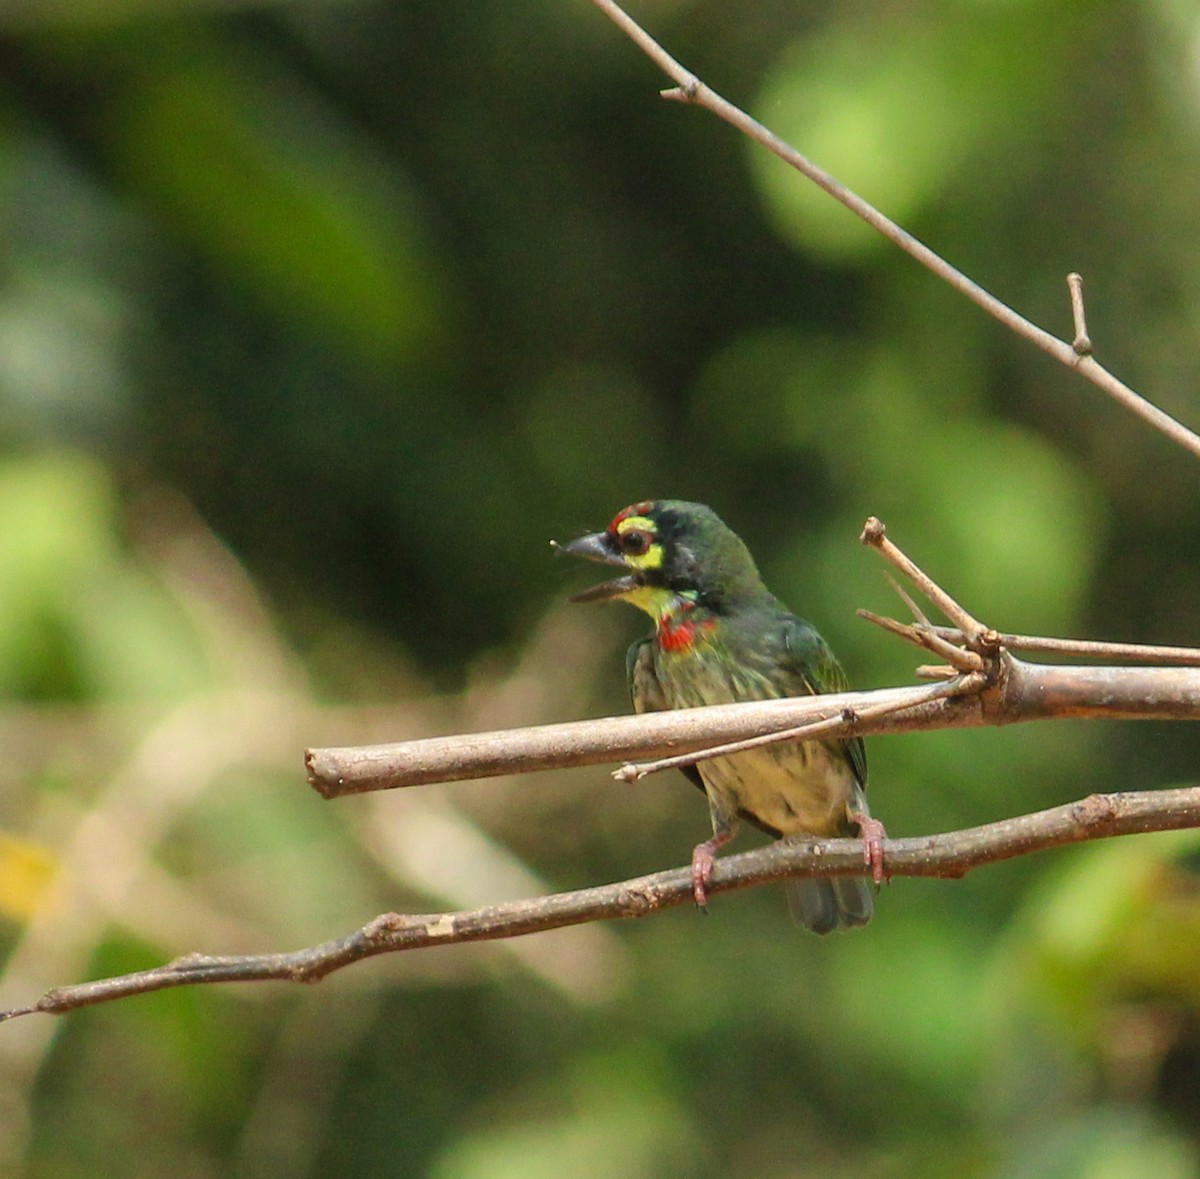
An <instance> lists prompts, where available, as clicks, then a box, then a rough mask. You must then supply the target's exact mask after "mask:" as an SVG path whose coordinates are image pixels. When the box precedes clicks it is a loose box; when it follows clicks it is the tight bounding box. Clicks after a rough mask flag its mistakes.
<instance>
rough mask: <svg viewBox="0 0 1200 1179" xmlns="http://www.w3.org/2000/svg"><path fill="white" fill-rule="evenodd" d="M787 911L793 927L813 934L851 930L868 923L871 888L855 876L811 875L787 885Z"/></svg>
mask: <svg viewBox="0 0 1200 1179" xmlns="http://www.w3.org/2000/svg"><path fill="white" fill-rule="evenodd" d="M787 898H788V908H789V909H791V911H792V917H793V918H794V919H795V921H796V924H797V925H803V926H804V928H805V929H811V930H812V931H813V933H832V932H833V931H834V930H835V929H851V928H853V927H854V926H856V925H866V923H867V922H868V921H870V920H871V914H872V913H873V912H874V910H875V903H874V901H873V900H872V897H871V885H870V883H869V882H868V881H866V880H864V879H862V878H861V877H858V876H828V877H827V876H814V877H811V878H809V879H806V880H789V881H788V883H787Z"/></svg>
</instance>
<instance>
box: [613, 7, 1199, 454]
mask: <svg viewBox="0 0 1200 1179" xmlns="http://www.w3.org/2000/svg"><path fill="white" fill-rule="evenodd" d="M592 3H593V4H595V5H596V7H597V8H599V9H600V11H601V12H603V13H604V14H605V15H606V16H607V17H608V18H609V19H610V20H611V21H613V23H614V24H616V25H617V26H618V27H619V28H620V29H621V30H622V31H623V32H624V33H625V34H626V35H627V36H628V37H630V39H631V40H633V42H634V43H635V44H636V45H637V46H638V48H640V49H641V50H642V52H643V53H645V54H646V55H647V56H648V57H649V58H650V59H651V60H652V61H653V62H655V63H656V64H657V65H658V66H659V68H660V69H661V70H662V71H663V73H665V74H666V75H667V76H668V77H670V78H671V79H672V80H673V81H675V82H676V83H677V87H676V88H673V89H670V90H665V91H663V92H662V94H663V97H664V98H668V99H671V100H673V101H677V102H685V103H691V104H693V105H695V106H700V107H703V108H704V109H705V110H708V111H710V112H711V113H713V114H714V115H716V116H717V118H719V119H722V120H724V121H725V122H726V123H729V124H730V126H732V127H736V128H737V129H738V130H739V131H741V132H742V134H743V135H746V136H747V137H749V138H750V139H753V140H754V141H755V142H756V143H760V144H762V146H763V147H765V148H767V150H768V151H771V152H774V154H775V155H777V156H778V157H779V158H780V159H781V160H783V161H784V162H785V163H787V164H790V165H791V166H792V167H793V168H795V169H796V171H798V172H800V173H801V174H802V175H804V176H806V177H807V178H808V179H809V180H811V181H812V182H813V183H814V184H816V185H817V186H818V187H819V188H822V189H824V190H825V191H826V192H827V193H829V195H830V196H831V197H833V199H834V200H836V201H838V202H839V203H841V204H843V205H845V206H846V208H847V209H849V210H850V211H851V212H852V213H854V214H855V215H856V216H857V217H859V218H861V219H862V220H863V221H865V222H866V223H867V224H868V225H869V226H871V228H872V229H874V230H875V231H876V232H878V233H880V234H882V235H883V236H884V237H886V238H887V239H888V240H889V241H890V242H892V243H893V244H894V245H896V246H898V247H899V248H900V249H902V250H903V251H904V252H905V253H906V254H908V255H909V256H910V257H912V258H915V259H916V260H917V261H918V262H919V263H920V264H921V265H922V266H924V267H925V268H926V269H927V270H930V271H932V272H933V273H934V274H936V275H937V276H938V278H940V279H942V280H943V281H944V282H946V283H949V284H950V286H952V287H953V288H954V289H955V290H956V291H958V292H960V293H961V294H963V295H965V296H966V297H967V298H968V299H970V300H971V302H973V303H975V304H976V305H977V306H978V307H981V308H982V309H983V310H984V311H986V312H987V313H988V314H989V315H990V316H992V317H993V318H994V319H997V320H999V322H1000V323H1002V324H1004V326H1005V327H1007V328H1009V329H1010V330H1011V331H1014V332H1016V334H1017V335H1018V336H1021V337H1022V338H1023V339H1025V340H1028V341H1029V342H1030V343H1031V344H1033V345H1035V346H1036V347H1038V348H1040V349H1041V350H1042V351H1043V352H1045V353H1047V354H1048V355H1050V356H1053V357H1054V359H1055V360H1057V361H1059V363H1061V364H1064V365H1066V366H1067V368H1070V369H1073V370H1074V371H1075V372H1077V373H1079V374H1080V376H1082V377H1084V378H1085V379H1087V380H1088V381H1090V382H1091V383H1092V384H1093V385H1095V386H1096V387H1097V388H1099V389H1102V390H1103V391H1104V392H1105V393H1107V394H1109V396H1110V397H1113V398H1114V399H1115V400H1117V401H1119V402H1120V403H1121V404H1122V405H1123V406H1125V408H1126V409H1128V410H1130V411H1131V412H1133V413H1135V414H1137V415H1138V417H1140V418H1142V420H1143V421H1145V422H1147V423H1149V424H1150V425H1151V426H1153V427H1154V428H1155V429H1156V430H1158V431H1160V432H1161V433H1163V434H1165V435H1166V436H1167V437H1168V438H1170V439H1171V440H1172V441H1173V442H1175V443H1176V444H1177V445H1178V446H1182V447H1183V448H1184V449H1185V450H1188V451H1190V452H1191V453H1192V454H1193V455H1196V456H1197V457H1200V435H1197V434H1195V433H1193V432H1192V431H1191V430H1189V429H1188V428H1187V427H1186V426H1185V425H1183V424H1182V423H1181V422H1178V421H1176V420H1175V419H1174V418H1173V417H1171V415H1170V414H1168V413H1164V412H1163V410H1161V409H1159V408H1158V407H1157V406H1156V405H1154V404H1152V403H1151V402H1149V401H1147V400H1146V399H1145V398H1144V397H1142V396H1141V395H1140V394H1138V393H1135V392H1134V390H1132V389H1131V388H1130V387H1129V386H1128V385H1126V384H1125V383H1124V382H1123V381H1120V380H1118V379H1117V378H1116V377H1115V376H1113V375H1112V373H1110V372H1109V371H1108V370H1107V369H1106V368H1104V367H1103V365H1101V364H1100V363H1099V362H1098V361H1097V360H1096V359H1095V357H1093V356H1092V355H1090V346H1091V345H1090V341H1089V342H1088V349H1089V353H1088V354H1087V355H1080V353H1079V352H1078V351H1077V350H1076V348H1075V347H1074V346H1073V345H1071V344H1068V343H1067V342H1066V341H1065V340H1060V339H1059V338H1058V337H1057V336H1054V335H1051V334H1050V333H1049V332H1048V331H1046V330H1045V329H1044V328H1040V327H1038V326H1037V324H1035V323H1033V322H1032V321H1031V320H1028V319H1026V318H1025V317H1024V316H1023V315H1021V314H1020V313H1019V312H1017V311H1014V310H1013V309H1012V308H1011V307H1009V306H1008V304H1006V303H1003V302H1001V301H1000V300H999V299H997V298H996V296H995V295H993V294H991V293H989V292H988V291H986V290H984V288H983V287H981V286H980V285H979V284H978V283H976V282H973V281H972V280H971V279H969V278H968V277H967V276H966V275H965V274H963V273H962V271H961V270H958V269H956V268H955V267H954V266H951V265H950V263H949V262H947V261H946V260H945V259H944V258H942V257H941V255H939V254H937V253H935V252H934V251H933V250H931V249H930V248H929V247H928V246H927V245H925V244H924V243H923V242H921V241H919V240H918V239H917V238H915V237H913V236H912V234H910V233H908V232H907V231H906V230H904V229H901V228H900V226H899V225H897V224H896V223H895V222H894V221H892V220H891V219H890V218H888V217H885V216H884V215H883V214H882V213H881V212H879V210H878V209H876V208H875V207H874V206H873V205H870V204H868V203H867V202H866V201H864V200H863V199H862V197H860V196H858V195H857V194H856V193H854V192H851V191H850V189H848V188H846V187H845V185H843V184H841V183H840V182H839V181H837V180H835V179H834V178H833V177H832V176H830V174H829V173H828V172H826V171H825V170H824V169H823V168H820V167H818V166H817V165H816V164H814V163H813V162H812V161H811V160H809V159H808V158H807V157H806V156H804V155H802V154H801V153H800V152H798V151H797V150H796V149H795V148H794V147H792V146H791V145H789V144H787V143H785V142H784V141H783V140H782V139H780V138H779V136H777V135H776V134H774V132H772V131H769V130H768V129H767V128H766V127H764V126H763V125H762V124H761V123H760V122H758V121H757V120H756V119H753V118H751V117H750V116H749V115H748V114H746V112H745V111H743V110H742V109H741V108H740V107H736V106H734V105H733V103H731V102H729V101H728V100H727V99H725V98H722V97H721V95H719V94H717V93H716V91H714V90H712V89H710V88H709V87H708V86H706V85H705V84H704V83H703V82H701V81H700V79H699V78H697V77H696V76H695V75H694V74H692V73H691V72H690V71H688V70H687V69H685V68H684V67H683V66H682V65H680V63H679V62H677V61H676V60H675V59H674V58H673V57H672V56H671V55H670V54H669V53H667V51H666V50H665V49H663V47H662V46H661V45H659V44H658V42H657V41H655V40H654V38H652V37H651V36H650V34H649V33H647V32H646V31H645V29H643V28H642V27H641V26H640V25H639V24H638V23H637V22H636V21H634V20H633V19H632V18H631V17H630V16H629V15H628V14H627V13H626V12H624V11H623V10H622V9H621V7H620V6H619V5H618V4H616V3H615V0H592ZM1076 342H1078V335H1077V337H1076Z"/></svg>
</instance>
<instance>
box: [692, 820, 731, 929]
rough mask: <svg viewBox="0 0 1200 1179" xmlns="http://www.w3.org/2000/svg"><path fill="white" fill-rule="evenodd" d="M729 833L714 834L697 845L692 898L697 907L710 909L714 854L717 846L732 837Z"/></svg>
mask: <svg viewBox="0 0 1200 1179" xmlns="http://www.w3.org/2000/svg"><path fill="white" fill-rule="evenodd" d="M732 837H733V836H732V833H730V834H729V835H714V836H713V837H712V839H706V840H705V841H704V842H703V843H699V844H697V845H696V848H695V850H694V851H693V852H692V898H693V899H694V900H695V902H696V908H697V909H703V910H705V911H706V912H707V909H708V885H709V882H710V881H711V880H712V870H713V856H714V854H715V853H716V850H717V848H719V847H721V846H722V844H726V843H728V842H729V841H730V839H731V838H732Z"/></svg>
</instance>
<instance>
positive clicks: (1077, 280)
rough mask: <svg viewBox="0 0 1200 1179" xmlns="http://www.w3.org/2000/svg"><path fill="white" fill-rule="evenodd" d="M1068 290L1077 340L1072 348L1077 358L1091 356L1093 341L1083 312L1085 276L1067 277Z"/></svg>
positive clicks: (1074, 275) (1072, 275)
mask: <svg viewBox="0 0 1200 1179" xmlns="http://www.w3.org/2000/svg"><path fill="white" fill-rule="evenodd" d="M1067 290H1068V291H1070V292H1071V318H1072V320H1074V322H1075V339H1074V340H1072V341H1071V347H1072V348H1073V349H1074V351H1075V355H1076V356H1091V354H1092V341H1091V339H1090V337H1089V336H1088V332H1087V318H1086V316H1085V314H1084V310H1083V275H1082V274H1075V273H1071V274H1068V275H1067Z"/></svg>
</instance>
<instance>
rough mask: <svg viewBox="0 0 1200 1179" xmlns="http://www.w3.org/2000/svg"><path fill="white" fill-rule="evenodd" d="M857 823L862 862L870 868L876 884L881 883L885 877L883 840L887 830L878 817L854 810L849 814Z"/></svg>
mask: <svg viewBox="0 0 1200 1179" xmlns="http://www.w3.org/2000/svg"><path fill="white" fill-rule="evenodd" d="M850 818H851V819H853V820H854V822H856V823H857V824H858V828H859V830H860V831H861V832H862V842H863V863H864V864H866V865H867V867H868V868H870V869H871V878H872V879H873V880H874V881H875V883H876V884H882V883H883V882H884V880H885V879H886V875H885V873H884V867H883V841H884V840H885V839H886V838H887V831H886V830H885V829H884V826H883V824H882V823H881V822H880V821H879V820H878V819H873V818H871V816H870V815H867V814H863V813H862V812H860V811H856V812H855V813H854V814H852V815H851V816H850Z"/></svg>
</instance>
